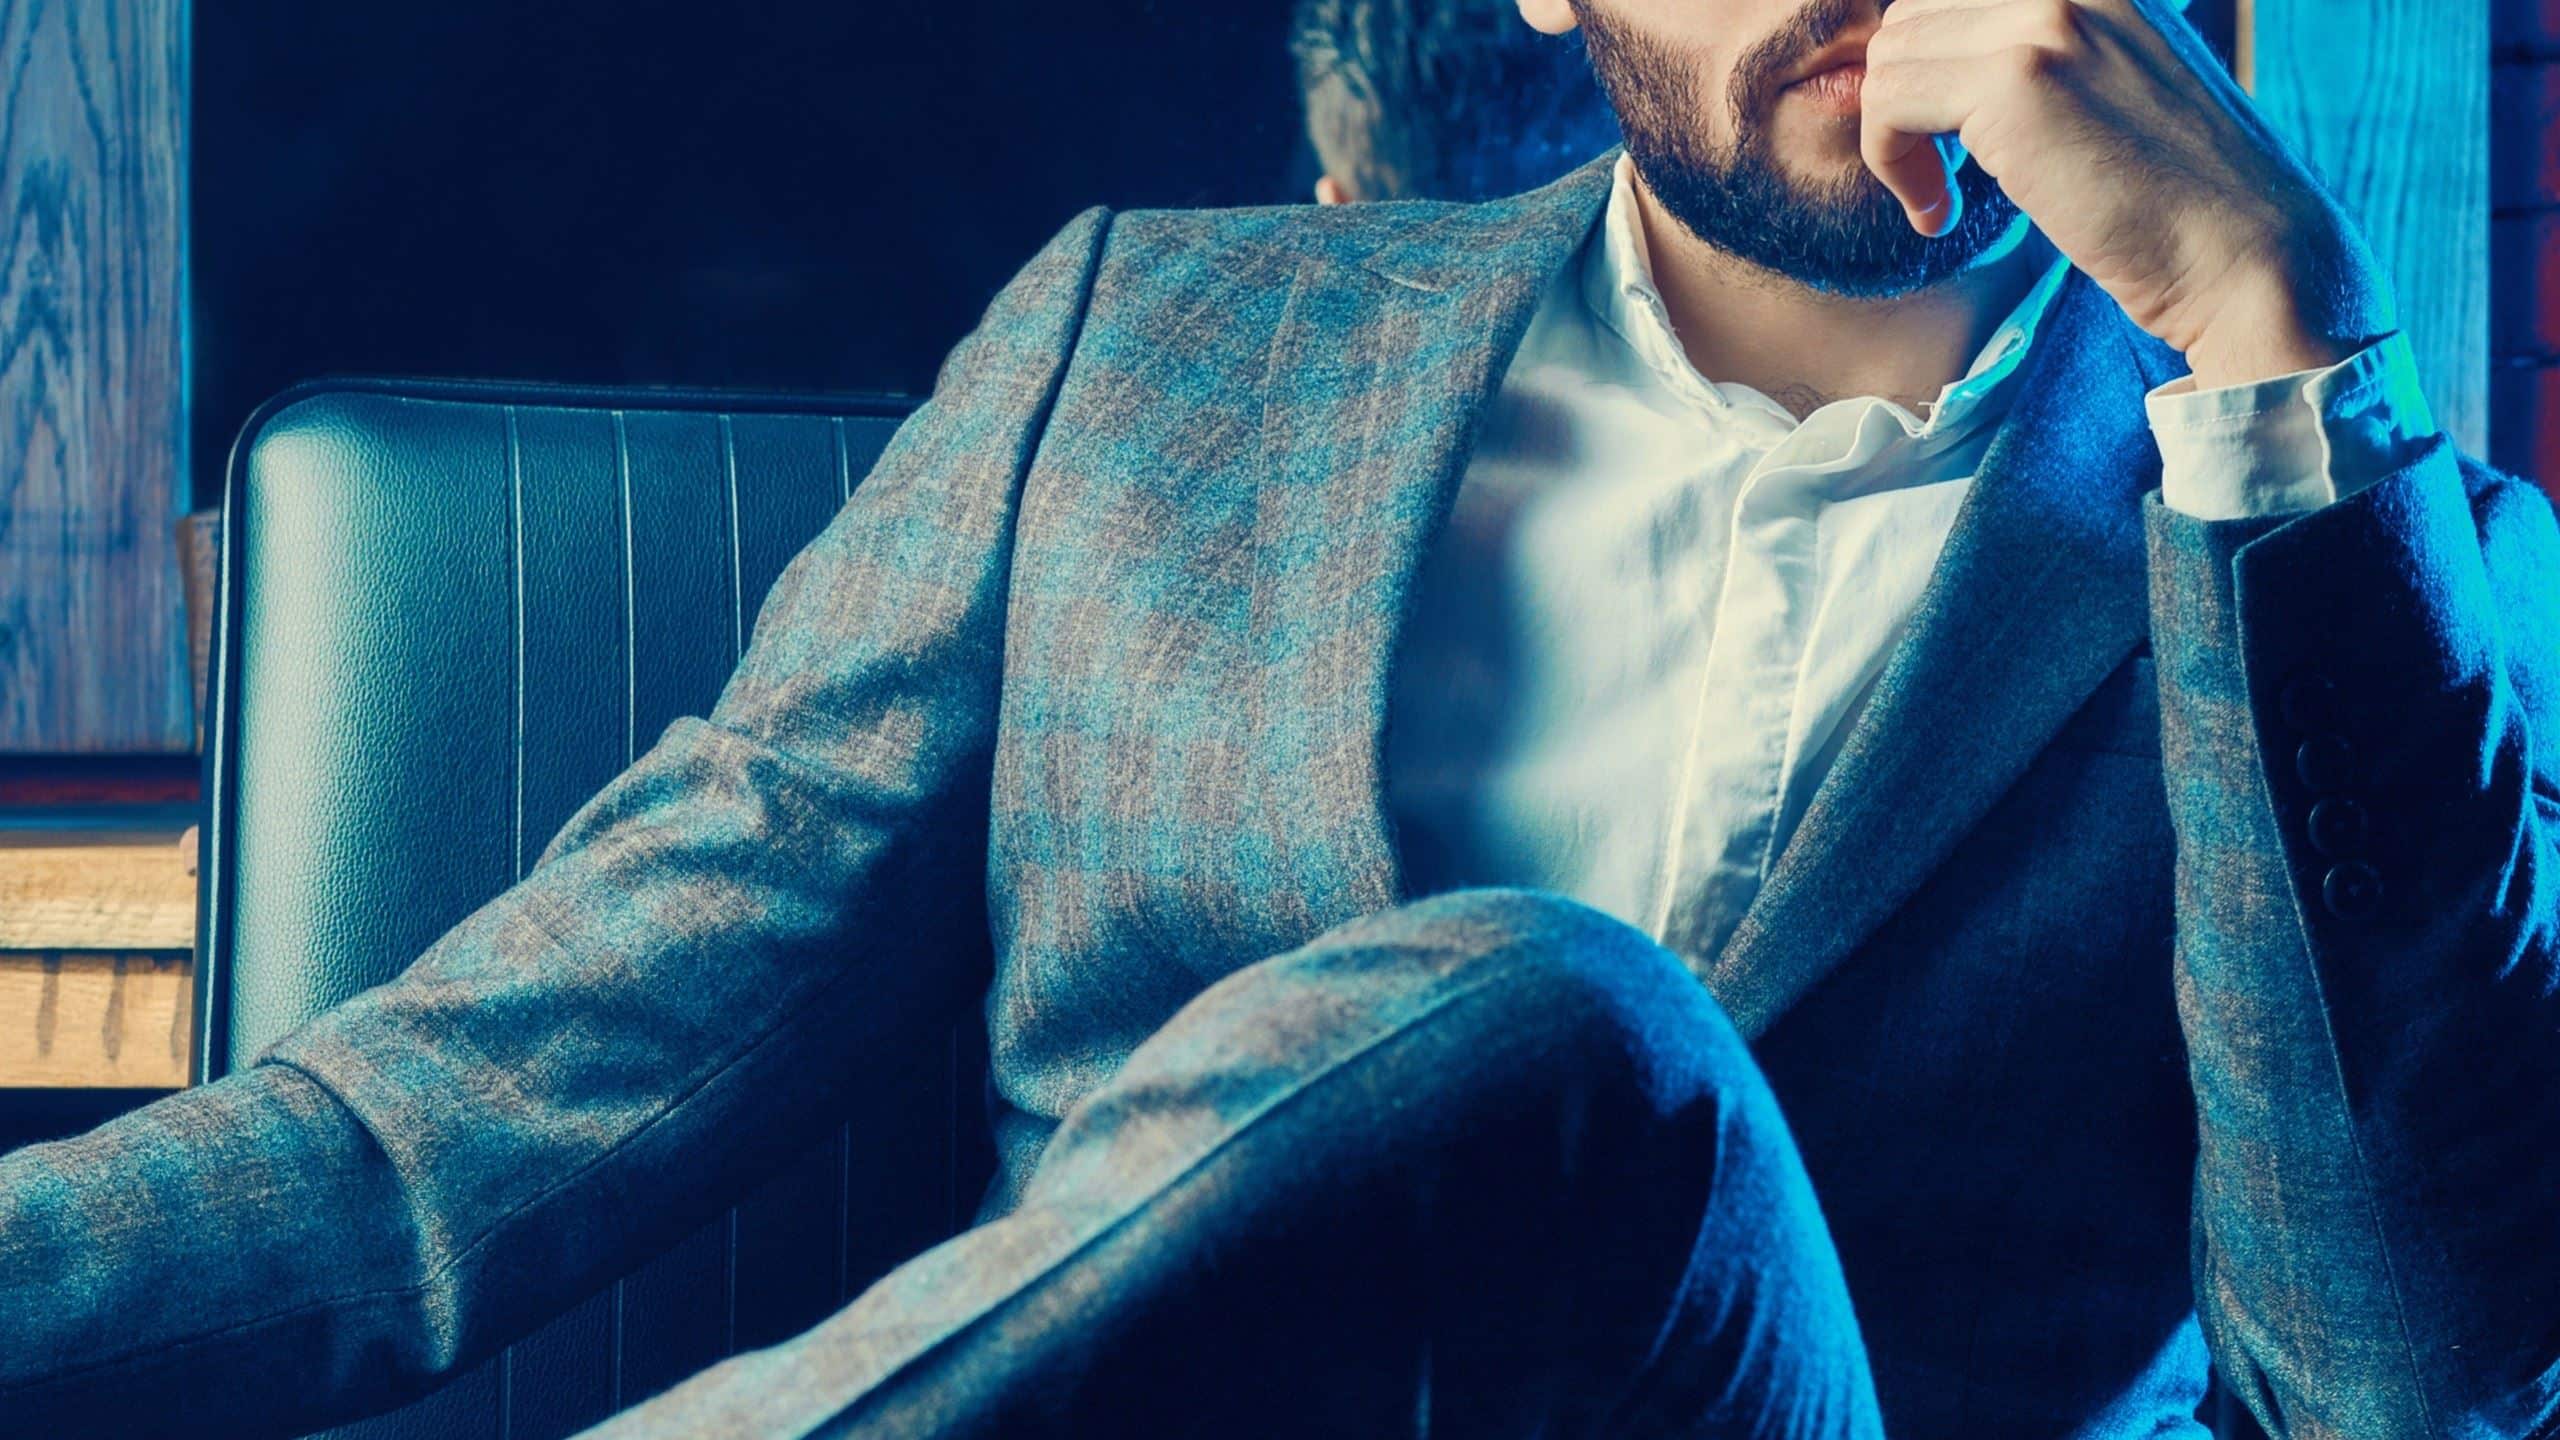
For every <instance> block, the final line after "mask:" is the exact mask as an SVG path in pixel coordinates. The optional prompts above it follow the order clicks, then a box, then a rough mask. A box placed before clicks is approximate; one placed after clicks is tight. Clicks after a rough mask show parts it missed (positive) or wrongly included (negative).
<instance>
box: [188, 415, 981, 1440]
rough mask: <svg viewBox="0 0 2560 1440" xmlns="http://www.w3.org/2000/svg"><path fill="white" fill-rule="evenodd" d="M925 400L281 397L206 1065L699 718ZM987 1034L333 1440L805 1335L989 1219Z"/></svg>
mask: <svg viewBox="0 0 2560 1440" xmlns="http://www.w3.org/2000/svg"><path fill="white" fill-rule="evenodd" d="M908 408H909V405H908V404H907V402H903V401H899V400H892V399H879V398H852V399H843V400H821V399H813V398H808V397H795V398H773V399H765V398H759V397H749V396H738V395H725V396H724V395H699V394H681V393H676V392H669V391H657V390H632V391H620V392H615V391H591V390H570V389H562V388H555V387H542V386H526V385H471V384H453V383H446V382H420V381H344V382H324V383H319V384H315V385H309V386H303V387H299V388H297V389H295V390H292V391H288V392H286V393H285V394H284V395H281V396H279V397H277V398H276V399H275V400H273V401H270V402H269V403H268V404H267V405H266V406H264V407H262V408H261V410H260V411H259V412H258V414H257V415H256V416H254V417H253V418H252V419H251V421H250V423H249V425H248V427H247V429H246V430H245V431H244V432H243V434H242V436H241V439H240V442H239V444H238V446H237V447H236V449H235V450H234V452H233V456H232V463H231V471H230V475H229V480H228V485H227V489H226V493H225V496H224V504H225V510H226V522H225V525H224V537H223V544H224V552H223V568H222V580H221V597H220V601H219V606H220V610H219V613H220V616H221V621H220V626H221V628H220V633H219V637H218V642H217V646H216V655H215V657H214V674H213V685H212V698H211V703H210V705H209V706H208V709H209V710H210V711H211V712H212V717H213V723H212V726H211V732H210V734H209V736H208V743H207V772H208V780H209V785H208V795H207V799H208V808H207V814H208V824H207V826H206V833H205V843H204V850H203V869H204V874H205V894H204V916H203V924H202V925H201V926H200V936H201V938H200V940H199V942H198V954H197V961H198V967H199V968H198V972H197V973H198V975H199V977H200V978H199V985H198V995H199V1000H198V1012H197V1035H196V1042H197V1043H196V1054H197V1069H198V1072H199V1078H201V1079H210V1078H213V1077H215V1076H218V1075H220V1074H222V1073H223V1072H224V1071H226V1070H227V1069H229V1068H230V1067H232V1066H234V1065H237V1064H241V1063H245V1062H246V1061H247V1060H248V1059H249V1057H251V1056H253V1055H255V1054H256V1053H257V1052H258V1051H259V1050H261V1049H263V1048H264V1047H265V1046H266V1045H268V1044H269V1043H271V1042H273V1041H274V1040H275V1039H277V1038H278V1037H280V1036H282V1035H283V1034H285V1033H286V1032H288V1031H290V1030H291V1029H293V1028H294V1027H295V1026H297V1025H300V1024H301V1023H302V1022H304V1021H305V1020H307V1019H309V1018H311V1017H313V1016H315V1015H318V1014H319V1013H321V1012H322V1011H324V1010H327V1009H328V1008H329V1007H331V1006H332V1005H335V1004H337V1003H338V1002H340V1001H342V1000H344V999H346V998H347V997H348V996H350V995H353V994H354V993H355V992H356V991H358V990H361V989H363V988H365V987H367V986H369V985H373V984H376V983H379V982H381V981H383V980H387V979H389V978H391V977H392V976H394V975H396V974H398V973H399V972H400V970H401V969H402V968H404V967H405V966H406V965H407V964H408V963H409V962H410V960H412V959H413V958H414V957H416V956H417V955H418V954H419V953H420V952H421V951H423V950H424V949H426V947H427V946H428V945H429V944H430V943H431V942H432V941H434V940H435V939H436V937H437V936H439V935H441V934H442V933H443V932H444V931H445V930H446V929H448V928H450V927H451V926H452V925H453V924H454V923H455V922H457V921H459V920H461V919H462V918H463V917H464V916H466V915H468V914H469V913H470V912H471V911H472V910H474V909H475V908H477V907H478V906H479V905H480V904H481V903H482V902H484V901H486V900H487V899H489V898H490V897H491V896H493V895H495V894H497V893H498V892H499V891H500V890H503V889H504V888H506V887H507V886H508V885H510V884H512V883H513V882H514V881H515V880H516V879H517V878H518V877H519V876H521V875H522V874H523V873H524V871H525V870H526V869H527V867H529V866H530V865H531V864H532V862H533V861H534V860H535V858H536V857H538V856H539V855H540V854H541V851H542V848H543V846H544V844H545V843H547V842H548V841H549V839H550V838H551V836H552V834H553V832H555V831H556V830H557V829H558V828H559V827H560V826H561V824H562V823H563V822H565V821H566V820H567V819H568V818H569V816H570V814H571V813H572V812H573V811H574V810H575V809H576V808H577V807H578V805H579V804H580V803H581V802H583V801H584V800H585V799H586V798H587V797H588V796H589V795H590V794H592V793H594V792H595V791H596V790H597V789H599V788H600V787H601V786H602V785H603V784H604V782H605V781H607V780H609V779H610V778H612V777H613V776H614V775H615V774H616V773H617V772H619V771H620V770H622V769H623V768H624V767H625V766H626V765H627V764H629V763H630V761H631V760H632V759H633V758H634V757H635V756H636V755H637V754H638V753H640V752H641V751H645V750H646V749H647V748H648V746H649V745H650V744H651V743H652V742H653V741H654V740H655V739H656V737H657V735H658V733H659V731H660V730H662V729H663V728H664V727H665V726H666V725H667V723H668V722H669V721H671V720H673V719H674V718H676V717H678V716H680V715H686V714H700V713H702V712H704V711H705V710H707V709H708V707H709V706H710V704H711V702H712V700H713V699H714V698H715V697H716V695H717V694H718V692H719V688H720V685H721V682H722V681H723V680H724V679H726V677H727V676H728V673H729V671H730V669H731V668H732V667H733V666H734V664H735V663H736V658H737V652H738V649H739V647H740V645H741V644H742V643H743V640H744V637H745V636H746V635H747V634H748V633H749V630H750V628H751V626H752V623H753V620H754V617H755V611H756V608H757V606H758V604H759V603H760V602H761V600H762V599H763V596H764V592H765V590H766V588H767V587H768V586H769V585H770V584H771V583H772V582H773V580H774V578H775V576H776V575H777V574H778V573H779V572H780V571H781V569H782V566H783V564H784V562H785V561H787V560H788V559H789V558H790V557H791V556H792V554H793V553H795V552H796V551H797V550H799V548H800V547H801V546H802V545H803V544H805V543H806V542H807V541H808V540H810V539H811V538H812V537H814V536H815V535H816V534H817V532H818V531H819V530H820V529H821V528H822V527H823V526H824V525H825V524H826V522H827V521H828V519H829V518H830V517H832V516H833V514H834V513H835V511H836V509H837V508H838V507H839V506H840V505H841V504H842V503H843V502H844V500H845V499H846V497H847V496H849V495H850V494H851V493H852V489H853V486H854V485H855V484H856V483H857V482H858V481H859V480H860V478H861V477H862V476H863V475H864V474H865V473H866V472H867V471H868V470H869V468H870V465H871V462H872V461H873V460H874V459H875V458H876V457H877V456H878V455H879V453H880V450H881V448H882V446H884V445H885V444H886V443H887V441H888V437H889V435H890V433H891V432H892V431H893V430H894V429H895V428H896V427H897V424H898V422H899V420H900V419H901V418H902V417H903V416H904V415H905V413H906V411H907V410H908ZM981 1043H982V1042H981V1040H980V1038H979V1037H978V1036H976V1035H975V1034H974V1033H970V1034H961V1035H934V1036H928V1037H922V1043H920V1047H919V1052H918V1054H917V1055H916V1056H915V1057H914V1065H915V1066H916V1067H917V1071H918V1073H919V1074H921V1075H930V1076H932V1077H934V1078H933V1079H932V1080H931V1082H930V1084H929V1085H928V1086H927V1087H926V1088H925V1090H924V1091H923V1093H927V1094H930V1095H932V1096H933V1097H934V1098H933V1103H930V1104H927V1105H921V1106H919V1105H917V1104H915V1103H914V1101H915V1098H916V1096H915V1093H909V1094H907V1095H903V1096H902V1097H901V1103H900V1104H899V1105H898V1106H896V1107H895V1111H894V1113H884V1114H877V1115H871V1114H864V1115H856V1116H852V1117H849V1118H848V1122H847V1124H846V1126H845V1128H844V1130H843V1131H842V1132H841V1133H839V1134H837V1135H835V1136H833V1137H831V1138H829V1139H828V1140H827V1141H826V1143H824V1144H822V1145H820V1146H819V1147H818V1148H817V1149H816V1150H815V1151H813V1152H812V1153H810V1154H809V1155H807V1156H805V1157H804V1158H802V1159H801V1160H799V1161H797V1162H795V1163H794V1164H793V1165H792V1166H791V1167H790V1168H788V1169H787V1170H786V1171H785V1172H783V1173H782V1174H781V1175H779V1176H777V1177H776V1178H774V1179H773V1180H772V1181H771V1182H769V1183H768V1184H767V1185H766V1186H765V1187H764V1188H763V1189H761V1190H759V1191H758V1192H756V1193H755V1194H754V1195H753V1196H752V1197H751V1198H749V1199H747V1200H746V1201H744V1202H743V1203H741V1204H740V1205H739V1207H738V1208H737V1209H736V1210H734V1211H732V1212H731V1213H729V1214H728V1215H726V1216H724V1217H722V1218H721V1219H720V1220H718V1221H716V1222H714V1223H713V1224H712V1225H710V1226H709V1227H707V1228H706V1229H704V1230H703V1231H701V1232H700V1233H698V1234H696V1235H694V1236H692V1237H690V1238H689V1239H687V1240H685V1241H683V1242H682V1243H680V1244H678V1245H677V1246H676V1247H675V1248H674V1249H672V1250H671V1251H669V1252H668V1253H666V1254H665V1255H662V1256H660V1257H659V1258H657V1259H656V1260H653V1261H652V1262H650V1263H649V1264H648V1265H647V1266H645V1267H643V1268H642V1269H640V1270H638V1271H636V1272H635V1273H633V1274H632V1275H630V1276H629V1277H627V1278H625V1279H623V1280H621V1281H618V1282H617V1283H615V1284H614V1285H613V1286H612V1287H610V1288H609V1289H608V1290H607V1291H605V1292H603V1293H601V1294H599V1295H597V1296H595V1297H593V1298H592V1299H590V1300H588V1301H587V1302H585V1303H584V1304H582V1305H580V1306H579V1307H577V1308H576V1309H574V1310H572V1311H571V1312H570V1313H568V1314H566V1315H564V1316H562V1317H561V1318H559V1319H558V1320H556V1321H554V1322H553V1323H552V1324H551V1325H550V1326H548V1327H547V1328H545V1329H544V1330H542V1331H540V1332H538V1333H537V1334H535V1335H534V1336H532V1337H530V1338H528V1339H526V1340H524V1341H522V1342H520V1343H519V1344H517V1345H516V1346H514V1347H512V1348H511V1349H510V1350H509V1351H508V1352H507V1353H506V1354H504V1355H502V1356H500V1357H498V1358H496V1359H495V1360H492V1361H490V1362H489V1363H487V1364H485V1365H483V1366H481V1367H479V1368H478V1369H477V1370H475V1371H473V1372H471V1373H469V1374H467V1375H465V1376H462V1377H460V1378H459V1379H457V1380H456V1381H454V1382H453V1383H452V1384H450V1385H448V1386H446V1387H445V1388H444V1389H442V1390H441V1391H439V1392H437V1393H436V1394H435V1395H432V1396H430V1397H428V1398H427V1399H425V1400H422V1401H420V1402H419V1403H417V1404H416V1405H413V1406H410V1407H408V1408H407V1409H404V1410H401V1411H399V1412H396V1413H394V1414H392V1415H389V1416H385V1417H380V1418H377V1419H374V1420H370V1421H367V1422H364V1423H362V1424H360V1425H356V1426H351V1427H348V1428H346V1429H345V1430H342V1431H339V1432H336V1433H337V1434H340V1435H344V1436H363V1437H367V1440H394V1437H398V1440H428V1437H434V1440H479V1437H489V1440H497V1437H502V1436H503V1437H506V1440H545V1437H550V1436H560V1435H568V1434H572V1433H574V1432H575V1431H577V1430H579V1429H582V1428H584V1427H586V1426H587V1425H590V1424H592V1423H594V1422H595V1421H597V1420H599V1419H601V1418H603V1417H604V1416H605V1415H607V1414H609V1413H611V1412H613V1411H614V1410H617V1409H620V1408H622V1407H624V1406H627V1405H630V1404H634V1403H637V1402H638V1401H640V1400H642V1399H644V1398H646V1397H647V1396H649V1395H650V1394H653V1393H655V1392H657V1391H659V1390H661V1389H664V1388H665V1387H666V1386H668V1385H671V1384H673V1383H675V1382H676V1381H678V1380H680V1379H682V1378H684V1377H685V1376H686V1375H689V1374H691V1373H693V1372H694V1371H696V1370H698V1369H700V1368H702V1367H703V1366H705V1365H708V1364H710V1363H712V1362H714V1361H717V1360H719V1359H721V1358H723V1357H724V1356H726V1355H728V1354H730V1353H732V1352H734V1351H736V1350H740V1349H750V1348H754V1347H756V1346H760V1345H765V1344H770V1343H772V1342H774V1341H776V1340H779V1339H782V1338H784V1337H785V1336H787V1335H790V1334H793V1333H795V1332H797V1331H799V1330H801V1329H804V1328H806V1327H807V1326H808V1325H810V1324H812V1323H814V1322H815V1321H817V1320H818V1319H820V1318H822V1317H823V1316H824V1315H825V1314H827V1313H828V1312H829V1311H831V1310H833V1309H834V1308H836V1307H837V1306H838V1305H840V1304H842V1303H843V1302H844V1300H845V1299H847V1298H849V1297H850V1296H851V1295H853V1294H854V1293H856V1292H858V1291H859V1290H860V1289H861V1288H862V1287H863V1286H865V1285H867V1284H868V1283H869V1282H870V1281H871V1280H872V1279H874V1278H876V1277H877V1276H878V1275H879V1274H881V1273H884V1272H885V1271H886V1270H888V1269H889V1268H890V1267H891V1266H893V1265H895V1264H896V1263H897V1262H899V1261H900V1260H902V1259H904V1258H906V1256H907V1255H909V1254H911V1253H913V1252H915V1251H918V1250H921V1249H923V1248H925V1247H926V1246H928V1245H930V1244H931V1243H933V1242H934V1241H936V1240H938V1239H940V1238H942V1237H943V1236H945V1235H947V1234H949V1233H950V1232H951V1231H952V1230H953V1229H954V1228H956V1227H957V1226H958V1225H959V1224H960V1223H961V1222H962V1221H963V1220H964V1219H965V1217H966V1213H967V1211H968V1210H969V1209H970V1208H971V1207H972V1206H974V1204H975V1200H976V1189H977V1183H976V1182H977V1181H978V1180H979V1179H980V1178H982V1177H983V1175H984V1173H985V1168H984V1167H985V1164H986V1160H985V1156H984V1151H983V1139H982V1135H981V1134H980V1133H979V1132H980V1131H981V1128H982V1126H983V1110H982V1105H981V1101H982V1089H981V1086H982V1084H983V1080H982V1076H983V1064H984V1061H983V1051H982V1050H980V1049H978V1048H977V1047H978V1045H979V1044H981ZM946 1087H947V1088H946ZM853 1154H858V1155H860V1157H861V1158H862V1163H861V1164H859V1165H849V1164H848V1163H847V1157H848V1155H853ZM874 1177H878V1178H874Z"/></svg>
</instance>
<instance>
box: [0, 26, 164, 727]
mask: <svg viewBox="0 0 2560 1440" xmlns="http://www.w3.org/2000/svg"><path fill="white" fill-rule="evenodd" d="M187 11H188V0H43V3H33V4H29V3H21V0H0V753H6V752H17V753H59V754H74V753H105V752H114V753H174V752H181V751H184V750H186V749H187V748H188V744H189V728H190V723H191V718H192V717H191V715H190V713H189V712H190V708H191V707H190V704H189V696H188V693H187V667H186V641H185V635H184V629H185V626H184V623H183V619H182V615H181V610H182V606H183V602H182V599H181V586H180V578H179V567H178V552H177V535H176V525H177V522H178V517H179V514H180V512H181V511H182V510H183V509H185V506H184V505H183V504H182V503H181V497H183V496H184V495H185V494H186V493H187V481H186V477H185V475H184V474H183V469H182V467H183V463H184V458H185V441H186V434H185V425H186V405H185V396H184V393H183V387H184V384H185V374H186V366H185V345H186V312H185V295H184V276H185V263H186V259H185V257H186V243H187V227H186V213H187V211H186V149H187V147H186V136H187V115H186V97H187V68H186V61H187Z"/></svg>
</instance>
